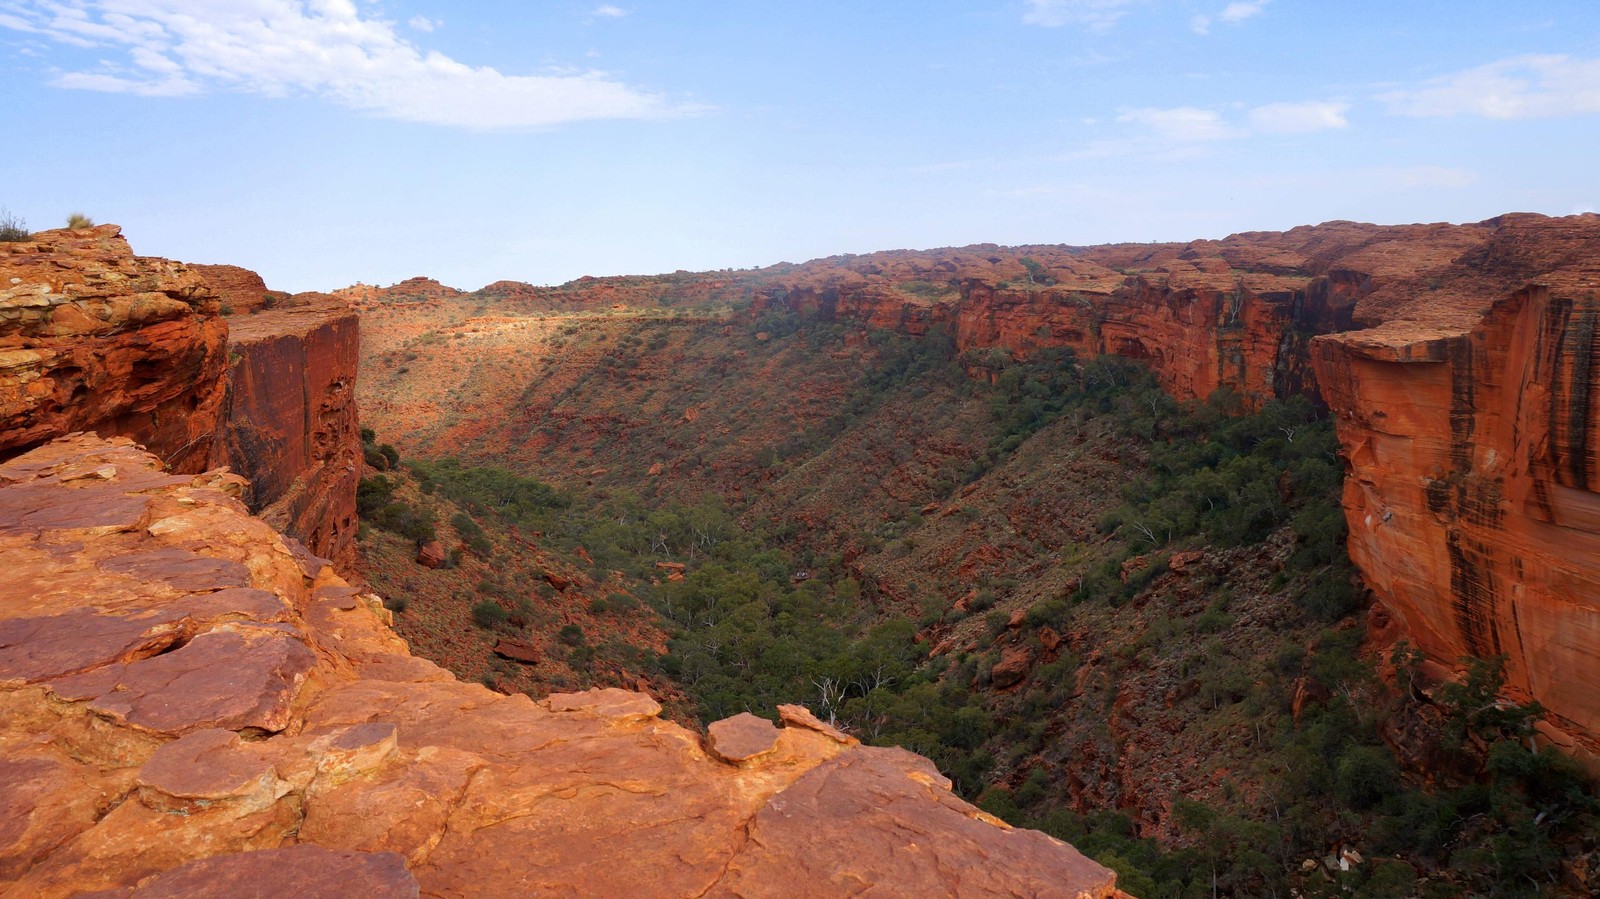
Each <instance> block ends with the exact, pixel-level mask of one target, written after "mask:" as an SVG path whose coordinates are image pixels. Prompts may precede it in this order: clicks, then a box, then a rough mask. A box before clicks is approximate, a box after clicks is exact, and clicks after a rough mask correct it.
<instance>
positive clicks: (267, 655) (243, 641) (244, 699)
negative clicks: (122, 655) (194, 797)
mask: <svg viewBox="0 0 1600 899" xmlns="http://www.w3.org/2000/svg"><path fill="white" fill-rule="evenodd" d="M315 663H316V656H315V655H313V654H312V652H311V650H310V649H309V648H307V647H306V645H305V643H303V642H301V641H300V640H299V639H298V638H296V637H293V636H291V635H289V634H286V633H284V632H282V631H278V630H269V629H266V628H257V627H249V628H242V629H236V630H220V629H219V630H215V631H208V632H206V633H204V634H201V635H200V636H198V637H195V638H194V639H193V640H191V641H189V643H188V644H186V645H184V646H183V647H181V648H179V649H176V650H174V651H172V652H170V653H167V654H165V655H159V656H156V657H154V658H150V659H142V660H140V661H135V662H130V663H128V664H121V665H110V666H107V667H105V668H101V669H99V670H97V671H92V672H89V673H88V674H81V675H75V676H73V677H68V678H63V679H61V680H56V681H52V682H51V683H50V690H51V692H53V693H55V694H56V696H57V697H58V698H60V699H64V700H67V701H69V702H83V701H87V702H88V703H89V706H90V707H91V708H93V709H94V710H95V711H97V712H100V713H101V714H104V715H108V716H111V717H112V718H116V719H120V720H124V721H127V722H128V723H129V724H133V725H137V726H139V727H142V728H146V729H148V730H153V731H156V732H158V733H168V734H179V733H185V732H187V731H191V730H198V729H201V728H207V727H221V728H226V729H228V730H239V729H241V728H246V727H253V728H259V729H260V730H264V731H268V732H276V731H280V730H282V729H283V728H284V726H285V725H287V724H288V722H289V709H290V706H291V704H292V703H293V702H294V697H295V695H296V694H297V693H298V692H299V690H300V685H301V683H302V682H303V681H304V680H305V676H306V673H307V672H308V671H310V670H311V667H312V665H314V664H315Z"/></svg>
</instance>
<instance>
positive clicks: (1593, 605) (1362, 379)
mask: <svg viewBox="0 0 1600 899" xmlns="http://www.w3.org/2000/svg"><path fill="white" fill-rule="evenodd" d="M1495 226H1496V227H1495V230H1494V233H1493V234H1492V235H1491V237H1490V239H1489V240H1487V241H1486V242H1485V243H1484V244H1483V245H1482V246H1481V247H1480V248H1478V249H1477V250H1476V251H1474V252H1472V253H1469V254H1465V255H1463V256H1462V257H1460V258H1459V259H1458V260H1456V261H1455V263H1454V264H1453V265H1452V266H1451V268H1449V269H1447V270H1445V271H1443V272H1441V273H1440V274H1439V275H1437V276H1436V278H1437V280H1435V281H1434V282H1433V285H1434V288H1435V289H1432V290H1428V291H1426V292H1423V293H1420V294H1418V295H1415V296H1414V297H1412V298H1411V300H1410V301H1409V302H1403V303H1397V304H1395V305H1393V306H1392V307H1390V308H1388V309H1386V310H1384V314H1385V315H1386V316H1387V317H1388V320H1387V321H1385V322H1384V323H1383V324H1380V325H1378V326H1377V327H1374V328H1370V329H1367V330H1362V331H1353V332H1348V333H1343V334H1337V335H1331V336H1326V337H1320V338H1318V339H1317V340H1315V341H1314V342H1313V344H1312V349H1313V361H1314V363H1315V367H1316V371H1317V376H1318V379H1319V381H1320V382H1321V384H1322V385H1323V388H1324V391H1325V395H1326V397H1327V401H1328V404H1329V406H1330V407H1331V408H1332V410H1333V411H1334V413H1335V414H1336V415H1337V416H1338V432H1339V438H1340V442H1341V444H1342V446H1343V449H1344V454H1345V456H1346V458H1347V459H1348V463H1349V472H1350V476H1349V478H1348V479H1347V480H1346V482H1345V494H1344V497H1345V500H1344V504H1345V509H1346V513H1347V517H1348V520H1349V525H1350V543H1349V546H1350V555H1351V558H1353V559H1354V560H1355V562H1356V564H1357V565H1359V566H1360V568H1361V570H1362V573H1363V575H1364V576H1365V578H1366V580H1367V583H1368V585H1369V586H1370V587H1371V588H1372V589H1373V591H1374V592H1375V593H1376V594H1377V597H1378V599H1379V600H1380V601H1381V602H1383V604H1384V605H1385V606H1387V607H1388V609H1389V610H1390V611H1391V612H1392V613H1393V614H1394V616H1395V618H1396V619H1397V621H1398V623H1399V625H1400V634H1399V636H1403V637H1404V638H1405V639H1407V640H1409V641H1410V642H1411V643H1412V644H1413V645H1415V646H1418V647H1419V648H1421V649H1422V650H1423V651H1424V652H1426V653H1427V655H1428V656H1429V657H1430V658H1431V659H1432V660H1434V661H1435V662H1436V663H1439V664H1442V665H1444V666H1450V665H1453V664H1455V663H1456V662H1457V661H1458V660H1459V659H1460V658H1461V657H1463V656H1468V655H1471V656H1480V657H1489V656H1497V655H1504V656H1505V657H1506V675H1507V684H1508V688H1509V692H1510V693H1511V694H1512V696H1513V697H1515V698H1519V699H1524V700H1526V699H1537V700H1538V701H1539V702H1541V703H1542V704H1543V705H1544V706H1545V707H1546V708H1547V709H1548V710H1549V712H1550V715H1549V717H1548V719H1547V721H1546V722H1545V725H1546V726H1545V729H1546V732H1547V734H1548V735H1549V736H1551V737H1553V738H1554V739H1556V740H1557V741H1558V742H1559V743H1561V744H1563V745H1564V746H1565V747H1566V748H1567V749H1569V750H1571V751H1574V752H1575V753H1577V754H1578V755H1579V756H1580V757H1582V758H1584V759H1585V760H1586V761H1587V762H1588V764H1589V765H1590V766H1591V767H1600V472H1597V470H1596V459H1597V453H1600V433H1597V431H1596V424H1597V422H1600V390H1596V389H1595V388H1596V386H1597V385H1600V353H1597V346H1600V345H1597V342H1596V330H1597V329H1596V321H1597V316H1600V300H1597V291H1600V216H1592V215H1591V216H1576V217H1572V218H1568V219H1557V220H1550V219H1544V218H1542V217H1537V216H1515V217H1505V218H1503V219H1500V220H1496V222H1495ZM1518 282H1521V283H1520V284H1518ZM1509 284H1518V286H1516V287H1514V288H1511V289H1506V288H1507V285H1509ZM1502 289H1504V290H1505V292H1504V293H1500V292H1499V291H1500V290H1502Z"/></svg>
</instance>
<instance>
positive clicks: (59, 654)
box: [0, 609, 184, 684]
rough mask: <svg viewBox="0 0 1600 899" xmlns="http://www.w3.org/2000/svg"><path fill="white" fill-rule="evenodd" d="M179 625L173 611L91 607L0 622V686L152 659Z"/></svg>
mask: <svg viewBox="0 0 1600 899" xmlns="http://www.w3.org/2000/svg"><path fill="white" fill-rule="evenodd" d="M183 621H184V616H183V615H182V614H181V613H179V612H177V611H175V610H152V611H148V612H145V613H143V614H134V615H108V614H102V613H100V612H97V611H95V610H93V609H73V610H71V611H69V612H65V613H63V614H60V615H48V616H43V617H38V618H12V619H8V620H0V683H5V682H7V681H11V682H21V683H25V684H27V683H37V682H39V681H42V680H48V679H50V678H55V677H64V676H66V675H70V674H78V673H81V672H84V671H89V670H92V669H94V668H99V667H101V666H103V665H109V664H112V663H115V662H129V661H133V660H135V659H140V658H145V657H148V656H153V655H156V654H157V653H159V652H160V651H161V650H162V649H165V648H166V647H168V646H171V645H172V644H173V643H175V642H177V641H178V639H179V638H180V637H181V636H182V632H183Z"/></svg>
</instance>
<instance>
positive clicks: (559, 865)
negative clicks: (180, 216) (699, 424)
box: [0, 226, 1120, 897]
mask: <svg viewBox="0 0 1600 899" xmlns="http://www.w3.org/2000/svg"><path fill="white" fill-rule="evenodd" d="M0 277H3V278H5V279H7V282H8V283H9V285H10V287H9V288H8V290H7V291H6V292H5V293H4V295H3V296H0V341H3V343H0V346H3V352H4V353H5V360H4V361H5V368H4V372H5V378H4V381H3V388H0V390H3V392H0V413H3V414H4V415H5V419H4V422H5V427H4V428H3V429H0V444H3V446H4V447H5V449H6V451H7V452H6V456H7V459H6V461H5V462H4V464H3V465H0V547H3V549H0V556H3V557H4V559H5V561H6V564H7V566H8V569H9V571H10V572H11V576H9V577H8V578H7V579H5V581H4V585H3V586H0V710H3V714H0V722H3V723H0V783H3V784H4V787H5V788H4V789H3V790H0V809H3V812H4V818H5V820H6V824H5V825H3V826H0V890H3V893H4V894H5V895H19V896H20V895H28V896H67V895H78V894H82V893H84V892H86V891H90V892H93V891H100V892H101V893H102V894H105V895H127V896H141V895H151V896H155V895H177V894H186V893H192V892H193V891H195V890H197V889H199V890H205V891H208V892H215V891H218V890H228V889H244V890H246V891H260V890H263V889H265V890H270V891H274V892H293V893H296V894H306V895H312V894H314V895H344V894H348V893H350V892H355V891H369V892H374V893H376V894H379V895H419V893H424V892H425V893H426V894H427V895H482V894H486V893H487V894H496V895H498V894H512V893H524V892H528V891H535V892H553V893H562V894H569V893H582V894H586V895H627V894H633V893H634V892H635V891H637V890H638V889H640V887H641V884H648V885H649V886H648V889H649V890H650V891H652V892H655V893H659V894H663V895H727V896H734V895H739V896H755V895H790V894H792V892H793V891H794V890H795V889H800V890H803V891H804V892H806V893H807V894H808V895H820V896H826V895H841V896H842V895H854V894H856V893H858V892H859V891H860V889H861V888H863V887H870V886H872V885H874V884H883V883H892V884H895V885H896V888H897V889H904V890H907V891H909V892H913V893H919V894H937V893H951V894H954V893H963V894H973V895H990V894H992V895H1018V894H1024V895H1046V894H1051V895H1054V894H1060V893H1061V892H1062V891H1065V892H1066V893H1067V894H1070V895H1074V896H1082V897H1110V896H1113V895H1120V894H1118V893H1117V890H1116V888H1115V874H1114V873H1113V872H1112V871H1110V870H1109V869H1107V868H1105V867H1103V866H1100V865H1098V864H1095V863H1093V862H1091V861H1089V860H1088V859H1086V858H1084V857H1083V856H1082V855H1081V854H1079V853H1077V852H1076V851H1075V850H1073V849H1072V847H1070V846H1068V845H1066V844H1064V843H1062V842H1060V841H1058V840H1055V839H1053V838H1051V837H1048V836H1046V835H1044V834H1040V833H1037V832H1033V831H1026V830H1020V829H1013V828H1011V827H1010V826H1008V825H1006V824H1005V823H1003V822H1001V821H999V820H998V819H996V818H994V817H993V816H991V815H988V814H986V813H984V812H981V811H980V810H978V809H977V808H975V807H973V806H971V805H969V804H967V803H965V802H963V801H961V800H960V799H958V798H957V797H955V796H954V795H952V794H951V792H950V789H949V787H950V784H949V781H947V780H946V779H945V778H943V777H942V776H941V775H940V774H939V773H938V772H937V770H935V769H934V768H933V767H932V766H931V765H930V764H929V763H928V762H927V760H925V759H922V758H919V757H917V756H915V755H912V754H911V753H908V752H905V751H903V750H889V749H879V748H873V747H866V746H862V745H860V744H859V741H857V740H856V739H855V738H853V737H850V736H848V735H846V734H844V733H842V732H840V731H838V730H836V729H834V728H833V727H831V726H829V725H828V724H826V723H824V722H822V721H819V720H818V719H817V718H815V717H814V716H812V715H811V713H810V712H808V711H806V710H805V709H804V708H802V707H799V706H791V707H784V708H782V709H780V710H778V711H779V712H780V714H781V721H782V723H783V725H784V726H783V727H775V726H774V725H773V724H772V723H770V722H768V721H767V720H765V719H760V718H755V717H753V716H750V715H743V716H735V717H734V718H731V719H729V720H727V721H723V722H718V723H716V724H714V725H712V726H711V727H710V728H709V729H708V733H707V735H706V736H703V737H702V736H701V735H700V734H698V733H696V732H693V731H689V730H686V729H685V728H683V727H682V726H680V725H677V724H673V723H670V722H667V721H663V720H661V719H659V718H658V713H659V711H660V706H659V705H658V704H657V703H656V702H655V701H654V700H652V699H651V698H650V697H649V696H648V695H645V694H643V693H638V692H631V691H624V690H617V689H595V690H589V691H586V692H582V693H567V694H552V695H550V696H547V697H546V698H545V699H543V700H541V701H539V702H537V703H535V702H534V701H532V700H530V699H529V698H528V697H527V696H523V695H512V696H506V695H503V694H500V693H496V692H493V691H491V690H489V689H487V688H485V687H483V686H481V685H470V684H463V683H461V682H458V681H457V680H456V679H455V678H454V677H453V676H451V675H450V674H449V673H448V672H445V671H443V670H441V669H439V668H437V667H436V666H434V665H432V664H431V663H428V662H426V661H423V660H422V659H419V658H416V657H413V656H412V655H411V654H410V653H409V651H408V650H407V647H406V645H405V643H404V642H403V641H401V640H400V639H399V637H398V636H396V634H395V633H394V630H393V627H392V625H393V618H392V614H391V613H390V612H389V611H388V610H386V609H385V608H384V607H383V605H382V603H381V601H380V600H379V598H378V597H376V596H374V595H371V594H368V593H363V592H362V591H361V590H359V589H358V588H356V587H352V586H351V585H350V584H349V583H348V582H347V581H346V580H345V579H343V578H342V577H340V576H339V574H338V573H336V568H337V567H339V566H341V565H343V566H345V567H348V565H349V562H350V559H351V556H352V554H353V546H354V543H353V538H354V533H355V525H356V520H355V514H354V503H355V498H356V496H355V494H356V489H355V486H356V481H357V479H358V478H359V476H360V463H361V442H360V436H359V424H358V420H357V417H356V407H355V404H354V402H353V393H354V391H353V388H354V383H355V378H356V366H357V344H358V337H357V323H356V320H355V318H354V316H353V315H352V314H351V312H350V310H349V309H348V307H346V306H345V305H344V304H343V303H342V302H340V301H339V300H337V299H334V298H331V297H325V296H316V295H301V296H295V297H284V296H282V295H276V294H272V293H270V292H268V291H265V290H264V285H261V283H260V279H259V278H257V277H255V276H254V275H252V274H251V273H249V272H245V271H243V270H239V269H234V268H232V267H220V268H219V267H210V268H202V267H196V268H189V267H186V266H183V265H181V264H178V263H172V262H169V261H166V260H159V259H150V258H144V257H137V256H134V255H133V254H132V252H131V250H130V249H129V247H128V245H127V243H126V241H124V240H123V239H122V238H121V235H120V231H119V229H117V228H116V227H115V226H101V227H97V228H80V229H73V230H67V231H59V232H44V233H42V234H40V235H37V236H35V237H34V238H32V239H30V240H28V241H20V242H15V243H8V244H0ZM89 432H95V433H89ZM218 466H220V467H218ZM230 468H231V469H232V471H229V469H230ZM251 512H255V513H257V514H256V515H251V514H250V513H251ZM274 527H279V528H282V529H283V531H284V533H279V532H278V531H277V530H274ZM326 557H331V559H330V558H326ZM907 834H911V835H913V836H912V838H911V840H910V842H909V843H908V842H907ZM977 859H982V860H983V861H982V864H974V863H973V862H974V860H977Z"/></svg>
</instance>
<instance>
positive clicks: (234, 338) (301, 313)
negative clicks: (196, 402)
mask: <svg viewBox="0 0 1600 899" xmlns="http://www.w3.org/2000/svg"><path fill="white" fill-rule="evenodd" d="M229 325H230V327H231V329H232V330H231V332H230V334H229V343H228V356H229V360H230V364H229V368H228V391H227V397H228V398H227V406H226V411H225V415H224V419H223V423H222V432H221V435H220V439H219V440H218V441H217V443H216V449H215V451H214V453H213V456H212V464H213V465H227V466H229V467H231V468H232V469H233V470H234V471H236V472H238V473H239V474H241V475H244V476H245V477H247V478H249V479H250V482H251V484H252V485H254V491H253V492H252V494H251V498H250V505H251V508H252V509H254V510H255V511H256V512H257V513H258V514H260V515H261V517H262V518H263V519H265V520H266V521H267V523H269V524H271V525H272V526H273V527H275V528H277V529H279V530H281V531H283V532H285V533H287V534H289V535H290V536H293V537H295V538H297V539H299V540H300V541H302V542H303V543H305V545H306V546H307V548H309V549H310V550H311V551H312V552H313V553H315V554H317V555H319V556H322V557H324V558H328V559H331V560H333V562H334V563H335V564H336V565H338V566H339V568H340V569H341V570H345V571H348V570H350V569H349V566H350V565H351V563H353V562H354V560H355V534H356V526H357V521H356V508H355V499H356V484H357V482H358V481H359V480H360V479H361V426H360V421H359V419H358V417H357V414H356V399H355V384H356V369H357V366H358V364H359V361H360V355H361V337H360V322H359V321H358V320H357V318H356V316H355V313H353V312H352V311H350V309H349V307H347V306H346V305H345V304H344V303H342V302H340V301H338V300H335V299H333V298H331V297H319V296H308V297H297V298H294V299H291V300H289V301H287V302H284V303H280V304H278V305H276V306H275V307H274V308H272V309H268V310H264V311H260V312H256V313H252V314H244V315H239V314H235V315H233V316H230V317H229Z"/></svg>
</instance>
